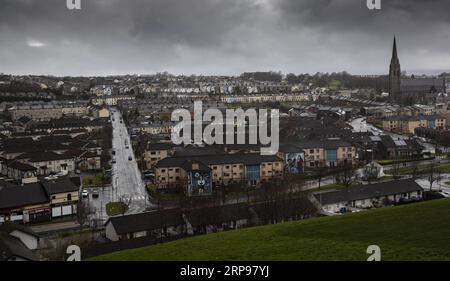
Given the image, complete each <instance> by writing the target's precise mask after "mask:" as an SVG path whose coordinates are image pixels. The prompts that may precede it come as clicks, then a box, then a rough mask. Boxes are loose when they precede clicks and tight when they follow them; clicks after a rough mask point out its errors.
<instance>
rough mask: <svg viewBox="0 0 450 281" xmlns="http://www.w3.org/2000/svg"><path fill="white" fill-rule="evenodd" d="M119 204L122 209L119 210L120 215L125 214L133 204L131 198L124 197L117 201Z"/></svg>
mask: <svg viewBox="0 0 450 281" xmlns="http://www.w3.org/2000/svg"><path fill="white" fill-rule="evenodd" d="M119 202H120V203H122V208H121V210H120V213H121V214H122V216H123V215H125V213H126V212H127V211H128V209H129V208H130V206H131V203H132V202H133V198H132V197H126V196H122V197H120V200H119Z"/></svg>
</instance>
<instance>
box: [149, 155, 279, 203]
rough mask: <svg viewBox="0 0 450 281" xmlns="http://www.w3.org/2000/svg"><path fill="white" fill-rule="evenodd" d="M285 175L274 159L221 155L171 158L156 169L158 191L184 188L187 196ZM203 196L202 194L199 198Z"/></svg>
mask: <svg viewBox="0 0 450 281" xmlns="http://www.w3.org/2000/svg"><path fill="white" fill-rule="evenodd" d="M283 171H284V161H283V159H281V158H279V157H277V156H274V155H260V154H222V155H202V156H193V157H187V156H186V157H169V158H165V159H163V160H161V161H159V162H158V163H157V164H156V165H155V172H156V173H155V176H156V183H157V185H158V188H161V189H164V188H175V187H183V188H185V191H186V193H187V194H188V195H193V194H197V193H196V190H198V189H200V190H203V191H205V192H204V193H202V194H208V193H210V190H211V189H209V188H206V189H205V188H201V187H202V186H203V185H206V187H208V181H210V183H211V187H212V186H220V185H229V184H231V183H238V182H245V183H246V184H248V185H251V186H257V185H258V184H259V183H260V182H262V181H267V180H270V179H274V178H281V177H282V176H283ZM198 195H200V194H198Z"/></svg>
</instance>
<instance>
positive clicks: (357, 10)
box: [0, 0, 450, 75]
mask: <svg viewBox="0 0 450 281" xmlns="http://www.w3.org/2000/svg"><path fill="white" fill-rule="evenodd" d="M65 2H66V0H0V72H3V73H11V74H53V75H112V74H152V73H155V72H161V71H169V72H171V73H174V74H225V75H238V74H240V73H242V72H244V71H268V70H274V71H282V72H284V73H289V72H293V73H306V72H308V73H315V72H338V71H344V70H345V71H348V72H350V73H353V74H384V73H387V72H388V66H389V60H390V55H391V47H392V39H393V36H394V34H396V35H397V38H398V48H399V57H400V62H401V64H402V69H403V70H406V71H408V72H416V73H418V72H424V73H425V72H426V73H430V72H441V71H444V70H448V69H450V28H449V27H450V13H449V11H450V1H449V0H427V1H424V0H382V10H381V11H370V10H368V9H367V8H366V0H81V2H82V9H81V10H80V11H70V10H68V9H67V8H66V3H65Z"/></svg>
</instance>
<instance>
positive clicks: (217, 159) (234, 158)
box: [156, 154, 283, 168]
mask: <svg viewBox="0 0 450 281" xmlns="http://www.w3.org/2000/svg"><path fill="white" fill-rule="evenodd" d="M187 160H195V161H199V162H202V163H204V164H205V165H220V164H241V163H242V164H244V165H259V164H261V163H263V162H277V161H283V160H282V159H281V158H279V157H278V156H276V155H260V154H222V155H202V156H192V157H168V158H165V159H162V160H160V161H158V163H157V164H156V167H157V168H162V167H180V166H181V165H182V164H183V163H184V162H185V161H187Z"/></svg>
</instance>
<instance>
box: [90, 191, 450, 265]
mask: <svg viewBox="0 0 450 281" xmlns="http://www.w3.org/2000/svg"><path fill="white" fill-rule="evenodd" d="M373 244H375V245H378V246H380V247H381V258H382V260H450V200H448V199H442V200H435V201H428V202H423V203H415V204H410V205H404V206H397V207H388V208H383V209H377V210H371V211H366V212H361V213H354V214H348V215H342V216H335V217H322V218H313V219H307V220H303V221H297V222H288V223H284V224H277V225H267V226H260V227H253V228H246V229H242V230H236V231H229V232H221V233H215V234H210V235H203V236H196V237H191V238H186V239H182V240H177V241H173V242H169V243H165V244H158V245H154V246H149V247H144V248H139V249H132V250H127V251H122V252H116V253H111V254H107V255H103V256H99V257H96V258H94V260H252V261H254V260H262V261H264V260H361V261H362V260H366V259H367V257H368V255H367V254H366V249H367V247H368V246H369V245H373Z"/></svg>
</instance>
